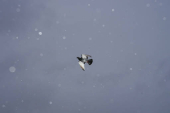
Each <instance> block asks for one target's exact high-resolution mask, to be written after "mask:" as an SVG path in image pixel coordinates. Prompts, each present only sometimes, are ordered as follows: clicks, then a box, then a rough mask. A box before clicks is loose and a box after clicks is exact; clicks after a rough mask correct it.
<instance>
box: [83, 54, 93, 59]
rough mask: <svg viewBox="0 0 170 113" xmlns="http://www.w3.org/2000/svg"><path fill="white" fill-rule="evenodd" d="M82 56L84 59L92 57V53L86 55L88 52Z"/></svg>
mask: <svg viewBox="0 0 170 113" xmlns="http://www.w3.org/2000/svg"><path fill="white" fill-rule="evenodd" d="M81 57H82V58H83V59H88V57H91V56H90V55H86V54H82V55H81Z"/></svg>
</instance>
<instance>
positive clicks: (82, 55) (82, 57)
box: [77, 54, 93, 71]
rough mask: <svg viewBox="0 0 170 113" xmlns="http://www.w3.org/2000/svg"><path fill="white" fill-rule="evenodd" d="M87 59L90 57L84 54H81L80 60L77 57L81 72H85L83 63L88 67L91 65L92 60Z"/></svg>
mask: <svg viewBox="0 0 170 113" xmlns="http://www.w3.org/2000/svg"><path fill="white" fill-rule="evenodd" d="M88 57H91V56H90V55H86V54H81V58H80V57H77V59H78V60H79V62H78V63H79V65H80V67H81V68H82V70H83V71H85V66H84V64H85V63H88V64H89V65H91V64H92V63H93V59H88Z"/></svg>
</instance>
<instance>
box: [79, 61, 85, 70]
mask: <svg viewBox="0 0 170 113" xmlns="http://www.w3.org/2000/svg"><path fill="white" fill-rule="evenodd" d="M79 65H80V67H81V68H82V70H83V71H85V67H84V63H83V62H81V61H79Z"/></svg>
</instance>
